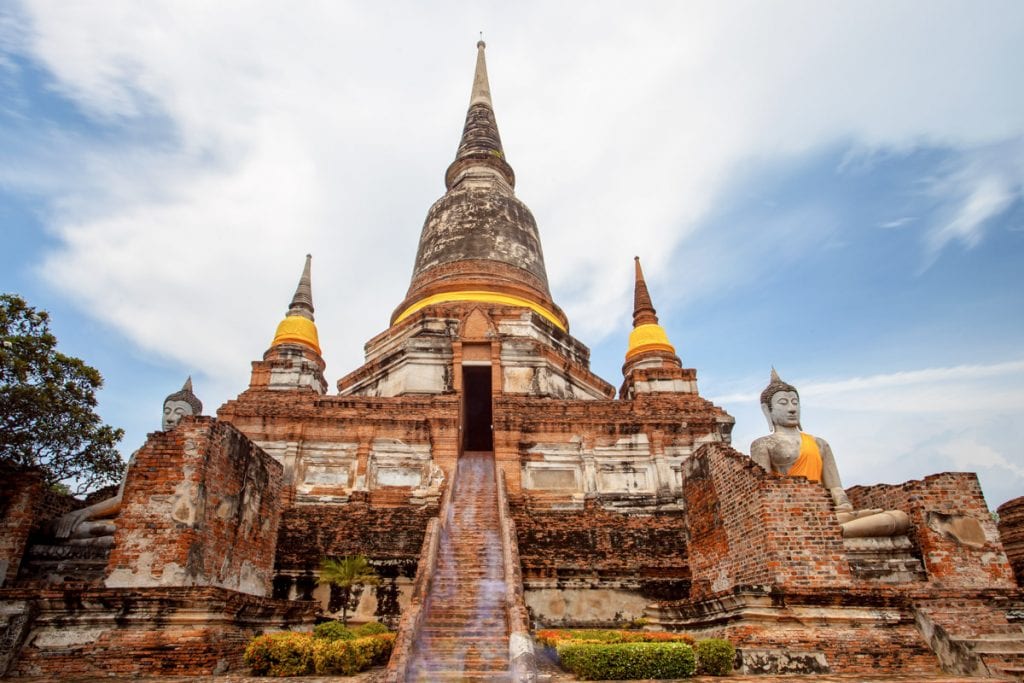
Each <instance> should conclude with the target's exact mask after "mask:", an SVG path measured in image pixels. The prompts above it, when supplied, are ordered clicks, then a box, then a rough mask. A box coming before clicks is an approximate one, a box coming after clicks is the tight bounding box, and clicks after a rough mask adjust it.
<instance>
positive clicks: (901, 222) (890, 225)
mask: <svg viewBox="0 0 1024 683" xmlns="http://www.w3.org/2000/svg"><path fill="white" fill-rule="evenodd" d="M916 220H917V217H916V216H904V217H902V218H897V219H895V220H891V221H885V222H884V223H879V224H878V227H880V228H883V229H886V230H893V229H895V228H902V227H904V226H906V225H907V224H909V223H913V222H914V221H916Z"/></svg>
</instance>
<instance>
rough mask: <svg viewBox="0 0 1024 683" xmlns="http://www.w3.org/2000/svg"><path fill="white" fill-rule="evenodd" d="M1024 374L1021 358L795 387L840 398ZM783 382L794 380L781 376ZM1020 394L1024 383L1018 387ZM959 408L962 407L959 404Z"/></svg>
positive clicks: (756, 395) (741, 398)
mask: <svg viewBox="0 0 1024 683" xmlns="http://www.w3.org/2000/svg"><path fill="white" fill-rule="evenodd" d="M1022 374H1024V359H1022V360H1015V361H1008V362H1005V363H993V364H990V365H957V366H953V367H945V368H924V369H920V370H905V371H901V372H891V373H883V374H877V375H866V376H860V377H848V378H844V379H840V380H830V381H813V380H812V381H808V382H801V383H800V384H799V386H797V388H798V389H799V390H800V395H801V396H804V397H814V398H817V399H834V398H844V397H847V396H849V395H850V394H854V393H861V392H867V391H877V390H880V389H908V388H913V387H919V386H923V385H942V384H946V383H954V382H956V383H959V382H965V381H979V380H987V379H992V378H1000V379H1008V378H1015V377H1016V376H1017V375H1022ZM783 379H784V380H785V381H789V382H791V383H792V382H794V381H795V380H791V379H790V378H787V377H784V378H783ZM1021 396H1024V385H1022V386H1021ZM760 398H761V389H760V388H759V389H758V390H757V391H756V392H753V391H752V392H743V393H736V394H728V395H723V396H718V397H715V398H712V399H711V400H713V401H715V402H716V403H723V404H724V403H750V402H755V401H759V400H760ZM961 407H962V406H961Z"/></svg>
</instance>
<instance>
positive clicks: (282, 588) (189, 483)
mask: <svg viewBox="0 0 1024 683" xmlns="http://www.w3.org/2000/svg"><path fill="white" fill-rule="evenodd" d="M445 184H446V192H445V194H444V196H443V197H441V198H440V199H439V200H438V201H437V202H436V203H435V204H434V205H433V206H432V207H431V208H430V210H429V213H428V215H427V219H426V221H425V223H424V226H423V230H422V234H421V237H420V243H419V251H418V253H417V256H416V263H415V265H414V268H413V274H412V279H411V282H410V286H409V289H408V292H407V294H406V297H405V299H404V300H403V301H402V302H401V303H400V304H399V305H398V307H397V308H396V309H395V311H394V313H393V314H392V316H391V321H390V326H389V327H388V329H386V330H384V331H383V332H381V333H380V334H378V335H377V336H376V337H374V338H373V339H371V340H369V342H367V344H366V347H365V363H364V364H363V365H362V366H361V367H359V368H357V369H355V370H353V371H351V372H349V373H348V374H346V375H345V376H344V377H342V378H341V379H340V380H338V381H337V384H336V387H337V393H336V394H331V395H328V393H327V389H328V381H327V378H326V377H325V375H324V370H325V364H324V361H323V358H322V357H321V351H320V340H319V338H318V333H317V328H316V324H315V318H314V307H313V298H312V284H311V267H310V264H311V262H310V259H309V258H308V257H307V259H306V263H305V268H304V270H303V274H302V277H301V278H300V282H299V286H298V288H297V290H296V292H295V296H294V297H293V300H292V303H291V305H290V307H289V309H288V312H287V314H286V316H285V318H284V320H282V322H281V323H280V325H279V326H278V328H277V331H276V334H275V336H274V340H273V342H272V343H271V345H270V348H269V349H268V350H267V351H266V353H265V354H264V356H263V358H262V359H260V360H256V361H254V362H253V364H252V375H251V379H250V383H249V386H248V388H246V389H245V390H244V391H242V393H241V394H239V395H238V397H237V398H236V399H234V400H231V401H228V402H227V403H225V404H224V405H223V406H221V407H220V408H219V409H218V410H217V411H216V417H202V416H191V417H186V418H184V419H183V420H182V421H181V423H180V424H178V425H177V426H176V427H173V428H171V429H169V430H168V431H164V432H157V433H154V434H151V435H150V436H149V438H148V440H147V441H146V443H145V444H144V445H143V446H142V447H141V448H140V449H139V451H138V452H137V453H136V455H135V456H134V459H133V463H132V465H131V466H130V468H129V470H128V473H127V476H126V480H125V482H124V485H123V488H122V489H121V491H122V493H121V494H120V495H121V496H122V497H121V499H120V504H119V511H118V512H117V514H116V516H115V517H112V518H110V519H109V520H107V523H108V525H109V526H110V528H111V529H113V531H112V534H111V535H108V536H106V537H105V539H106V540H104V541H103V542H102V543H101V542H95V539H84V541H85V542H79V541H81V540H82V539H75V538H70V539H66V538H57V537H56V535H55V532H54V521H55V520H57V519H59V518H61V517H62V515H66V514H67V513H68V512H69V511H71V510H73V509H82V507H83V505H85V503H82V502H79V501H75V500H73V499H69V498H62V497H60V496H56V495H54V494H52V493H48V492H45V491H44V490H43V487H42V484H41V479H40V478H39V477H38V475H37V474H36V473H34V472H32V471H22V470H14V469H12V468H10V467H8V466H6V465H0V466H2V467H3V469H2V470H0V513H2V517H0V580H2V581H3V583H2V587H0V675H3V674H7V675H10V676H15V677H16V676H29V675H43V676H95V675H108V674H114V675H122V676H134V675H141V674H213V673H219V672H223V671H226V670H229V669H232V668H238V667H239V666H240V665H241V662H240V657H241V651H242V647H243V644H244V643H245V641H246V640H247V639H248V638H250V637H251V636H252V635H254V634H256V633H261V632H268V631H273V630H279V629H298V630H303V629H308V628H310V627H311V625H312V624H313V622H314V620H315V619H316V618H318V617H319V618H323V617H329V616H334V615H335V614H337V612H338V607H339V605H338V595H337V594H336V593H332V591H331V590H330V588H329V587H328V586H325V585H320V584H319V583H318V580H317V579H318V572H319V566H320V563H321V561H322V560H323V559H324V558H341V557H345V556H351V555H364V556H366V557H367V558H368V559H369V561H370V563H371V564H372V565H373V567H374V568H375V569H376V570H377V572H378V574H379V575H380V577H381V579H382V580H381V582H380V584H379V585H377V586H371V587H367V588H365V590H363V591H362V593H361V594H360V598H359V604H358V607H357V608H356V610H355V615H354V619H355V620H356V621H365V620H369V619H378V620H381V621H384V622H387V623H389V624H390V625H392V626H395V627H397V628H398V629H399V635H398V639H397V644H396V648H395V652H394V655H393V657H392V660H391V662H390V664H389V667H388V671H387V679H388V680H390V681H402V680H445V679H446V678H453V679H456V680H463V679H464V678H469V679H473V678H472V677H474V676H476V677H478V678H490V679H494V680H531V678H532V656H533V655H532V645H531V641H530V639H529V637H528V629H530V628H532V627H539V626H584V625H585V626H610V625H624V624H629V623H634V622H638V620H640V619H644V620H646V627H647V628H661V629H669V630H675V631H687V632H690V633H693V634H694V635H697V636H709V635H713V636H723V637H727V638H729V639H730V640H731V641H732V642H733V643H734V644H736V646H737V648H738V650H739V655H738V660H739V664H740V666H741V669H742V670H743V671H747V672H784V673H785V672H795V673H800V672H802V673H821V672H840V673H851V672H852V673H856V672H905V673H915V672H916V673H922V674H923V673H929V672H938V671H942V670H944V671H947V672H952V673H958V674H969V675H989V674H997V673H1001V672H1002V673H1010V674H1014V675H1020V674H1021V673H1022V672H1024V668H1021V667H1022V665H1024V661H1022V655H1021V654H1018V653H1020V652H1024V633H1022V631H1021V625H1020V623H1019V619H1020V618H1021V615H1022V614H1024V609H1022V608H1024V602H1022V596H1021V593H1020V591H1019V589H1018V587H1017V578H1015V576H1014V573H1013V567H1015V568H1016V569H1017V577H1018V578H1019V576H1020V572H1021V564H1022V562H1021V557H1022V552H1021V547H1022V542H1021V537H1022V536H1021V534H1022V533H1024V532H1022V531H1021V529H1022V528H1024V526H1022V521H1024V514H1022V513H1020V510H1021V509H1024V505H1022V504H1020V499H1018V500H1017V501H1012V502H1011V503H1008V504H1007V506H1004V508H1003V509H1001V511H1000V512H1001V521H1000V528H999V529H998V530H997V528H996V525H995V523H994V521H993V519H992V516H991V515H990V513H989V511H988V509H987V507H986V506H985V502H984V499H983V497H982V493H981V490H980V488H979V486H978V482H977V479H976V478H975V477H974V475H971V474H960V473H943V474H936V475H933V476H930V477H927V478H925V479H923V480H921V481H911V482H907V483H905V484H901V485H895V486H893V485H879V486H856V487H853V488H851V489H849V490H848V491H847V495H848V496H849V499H850V501H851V503H852V504H853V506H854V507H855V508H857V509H866V508H879V509H882V510H899V511H902V512H903V513H905V514H906V515H907V516H908V517H909V520H910V529H909V531H907V532H906V533H905V534H896V535H892V536H886V537H869V538H847V537H844V532H843V530H842V529H841V528H840V526H839V524H838V523H837V521H836V504H835V502H834V500H833V498H832V497H830V495H829V493H828V492H827V491H826V490H825V489H824V488H823V487H822V486H821V485H820V484H819V483H817V482H815V481H810V480H808V479H805V478H803V477H788V476H780V475H778V474H774V473H771V472H768V471H766V470H765V469H763V468H762V467H761V466H760V465H758V464H757V463H755V462H754V461H753V460H752V459H751V458H750V457H749V456H747V455H746V454H744V453H740V452H738V451H736V450H734V449H733V448H732V447H731V445H730V433H731V429H732V425H733V419H732V418H731V417H730V416H729V415H728V414H726V413H725V412H724V411H723V410H722V409H721V408H719V407H718V406H715V405H713V404H712V403H710V402H709V401H707V400H705V399H704V398H702V397H701V396H700V394H699V392H698V388H697V373H696V371H695V370H693V369H689V368H684V367H683V366H682V362H681V361H680V359H679V357H678V356H677V355H676V351H675V348H674V347H673V345H672V343H671V342H670V340H669V339H668V337H667V335H666V333H665V330H664V328H662V327H661V325H660V324H659V321H658V317H657V315H656V312H655V309H654V306H653V304H652V300H651V296H650V293H649V292H648V290H647V286H646V283H645V281H644V278H643V273H642V271H641V268H640V264H639V261H637V263H636V271H635V273H636V274H635V293H636V295H635V301H634V318H633V323H634V324H633V331H632V334H631V335H630V339H629V346H628V351H627V353H626V357H625V363H624V365H623V378H622V382H621V385H620V388H619V390H618V393H617V394H616V390H615V388H614V387H613V386H612V385H611V384H609V383H608V382H606V381H605V380H603V379H601V378H600V377H597V376H596V375H595V374H594V373H592V372H591V371H590V367H589V350H588V349H587V347H586V346H584V345H583V344H582V343H581V342H580V341H578V340H577V339H576V338H575V337H573V336H572V335H571V334H570V332H569V321H568V319H567V318H566V316H565V314H564V312H563V311H562V310H561V309H560V308H559V307H558V306H557V305H556V304H555V303H554V300H553V298H552V296H551V293H550V291H549V288H548V283H547V274H546V269H545V265H544V259H543V254H542V251H541V246H540V236H539V233H538V230H537V226H536V223H535V221H534V219H533V216H532V215H531V213H530V211H529V209H527V207H526V206H525V205H524V204H523V203H522V202H521V201H520V200H519V199H518V198H517V197H516V196H515V193H514V187H515V175H514V173H513V171H512V168H511V166H510V165H509V164H508V162H507V161H506V159H505V154H504V150H503V147H502V144H501V139H500V137H499V135H498V128H497V124H496V122H495V116H494V110H493V106H492V104H491V99H490V90H489V84H488V80H487V72H486V67H485V63H484V45H483V43H482V42H481V43H480V44H479V45H478V56H477V64H476V71H475V77H474V84H473V90H472V97H471V102H470V107H469V111H468V114H467V117H466V123H465V128H464V130H463V134H462V139H461V141H460V145H459V147H458V151H457V153H456V158H455V161H454V162H453V163H452V164H451V165H450V166H449V167H448V170H447V172H446V174H445ZM331 305H341V304H339V303H338V302H331ZM179 393H180V392H179ZM197 412H198V411H197ZM107 494H108V495H110V494H111V492H107ZM1000 534H1002V535H1003V538H1004V539H1005V540H1006V541H1007V542H1008V546H1007V548H1008V550H1009V552H1010V558H1011V559H1012V561H1013V563H1014V565H1013V567H1011V561H1010V560H1008V559H1007V552H1006V551H1004V547H1003V545H1002V543H1001V542H1000ZM474 605H476V607H473V606H474ZM992 643H1001V644H1002V645H1003V647H1002V648H1001V649H1000V648H998V647H997V648H993V647H990V646H991V645H992ZM1008 643H1009V645H1007V644H1008ZM474 680H476V679H474Z"/></svg>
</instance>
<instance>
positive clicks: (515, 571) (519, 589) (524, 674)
mask: <svg viewBox="0 0 1024 683" xmlns="http://www.w3.org/2000/svg"><path fill="white" fill-rule="evenodd" d="M495 469H497V471H498V525H499V526H500V527H501V549H502V557H503V559H504V561H505V608H506V610H507V612H508V631H509V633H508V661H509V669H510V672H511V674H512V680H514V681H517V682H520V683H532V682H533V681H536V680H537V660H536V657H535V655H534V649H533V639H532V638H531V637H530V619H529V615H528V614H527V612H526V601H525V599H524V597H523V571H522V568H521V566H520V564H519V543H518V540H517V539H516V523H515V520H513V519H512V513H511V511H510V508H509V505H508V489H507V485H506V483H505V470H503V469H501V468H500V467H497V463H495Z"/></svg>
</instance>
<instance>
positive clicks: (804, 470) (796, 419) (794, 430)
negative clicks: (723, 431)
mask: <svg viewBox="0 0 1024 683" xmlns="http://www.w3.org/2000/svg"><path fill="white" fill-rule="evenodd" d="M761 411H762V412H763V413H764V416H765V418H766V419H767V420H768V426H769V428H770V429H771V430H772V433H771V434H768V435H767V436H762V437H760V438H758V439H755V440H754V442H753V443H751V444H750V457H751V458H752V459H753V460H754V462H756V463H757V464H758V465H760V466H761V467H763V468H765V469H766V470H768V471H769V472H777V473H778V474H782V475H785V476H790V477H806V478H807V479H809V480H811V481H816V482H819V483H820V484H821V485H822V486H824V487H825V488H826V489H827V490H828V492H829V493H830V494H831V495H832V500H833V501H834V502H835V505H836V516H837V517H838V519H839V523H840V526H841V527H842V529H843V536H844V537H847V538H857V537H870V536H899V535H901V534H904V533H906V531H907V529H908V528H909V527H910V518H909V517H908V516H907V514H906V513H905V512H902V511H900V510H875V509H871V510H854V509H853V505H852V504H851V503H850V499H849V498H848V497H847V495H846V491H845V489H843V484H842V481H841V480H840V478H839V469H838V468H837V467H836V460H835V457H834V456H833V455H832V448H831V447H830V446H829V445H828V442H827V441H825V439H822V438H821V437H818V436H812V435H811V434H807V433H806V432H804V431H803V428H802V427H801V425H800V394H799V393H798V392H797V390H796V387H794V386H793V385H791V384H787V383H786V382H783V381H782V379H781V378H780V377H779V374H778V373H777V372H776V371H775V368H772V374H771V379H770V380H769V382H768V386H767V387H765V389H764V391H762V392H761Z"/></svg>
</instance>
